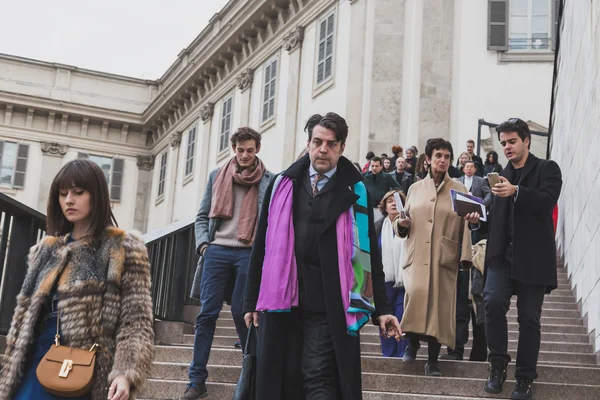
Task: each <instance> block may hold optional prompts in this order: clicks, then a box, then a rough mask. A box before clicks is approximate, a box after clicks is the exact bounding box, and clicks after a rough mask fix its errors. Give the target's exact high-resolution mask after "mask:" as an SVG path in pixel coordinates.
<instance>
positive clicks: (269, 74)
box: [265, 66, 271, 81]
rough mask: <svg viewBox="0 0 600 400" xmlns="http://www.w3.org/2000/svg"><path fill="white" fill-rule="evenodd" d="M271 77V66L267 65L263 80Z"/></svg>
mask: <svg viewBox="0 0 600 400" xmlns="http://www.w3.org/2000/svg"><path fill="white" fill-rule="evenodd" d="M269 79H271V66H267V68H266V69H265V81H268V80H269Z"/></svg>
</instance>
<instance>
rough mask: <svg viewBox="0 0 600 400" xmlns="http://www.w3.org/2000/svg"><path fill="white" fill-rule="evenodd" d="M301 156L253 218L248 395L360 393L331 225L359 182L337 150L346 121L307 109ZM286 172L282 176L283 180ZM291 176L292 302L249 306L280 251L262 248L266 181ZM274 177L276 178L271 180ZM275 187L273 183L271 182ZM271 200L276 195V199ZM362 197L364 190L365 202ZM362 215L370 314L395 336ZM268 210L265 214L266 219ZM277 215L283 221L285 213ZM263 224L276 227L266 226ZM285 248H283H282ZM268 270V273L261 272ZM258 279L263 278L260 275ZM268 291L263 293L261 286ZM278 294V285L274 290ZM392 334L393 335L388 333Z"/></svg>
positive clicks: (290, 398)
mask: <svg viewBox="0 0 600 400" xmlns="http://www.w3.org/2000/svg"><path fill="white" fill-rule="evenodd" d="M306 129H307V130H308V143H307V150H308V154H307V155H306V156H304V157H302V158H301V159H300V160H298V161H297V162H295V163H294V164H292V166H290V167H289V168H288V169H287V170H286V171H284V172H283V173H282V176H283V177H278V178H276V179H275V180H274V181H273V182H272V183H271V186H270V187H269V188H268V189H267V194H266V196H265V202H264V204H263V209H262V213H261V218H260V221H259V224H258V228H257V232H256V239H255V242H254V247H253V250H252V254H251V256H250V264H249V267H248V277H247V281H246V282H247V283H246V294H245V301H244V312H245V313H246V315H245V319H246V321H247V323H248V324H250V323H254V324H255V325H257V326H259V319H260V327H259V329H258V345H257V365H256V367H257V376H256V398H257V399H268V400H304V399H311V400H312V399H342V400H353V399H360V398H362V384H361V363H360V339H359V336H358V335H357V336H352V335H350V334H349V333H348V328H347V323H346V310H344V309H343V307H342V301H343V300H342V292H341V283H340V269H339V267H338V243H337V232H336V224H337V221H338V218H339V217H340V216H341V215H342V214H344V213H345V212H347V211H348V210H350V209H351V207H353V206H354V207H360V206H358V205H356V202H357V200H359V196H357V195H356V194H355V192H354V190H353V189H351V187H353V186H354V185H355V184H356V183H358V182H360V181H361V180H362V176H361V174H360V173H359V172H358V171H357V170H356V168H355V167H354V165H352V163H351V162H350V161H349V160H348V159H346V158H345V157H343V156H342V154H343V152H344V148H345V141H346V138H347V135H348V126H347V124H346V121H345V120H344V119H343V118H342V117H340V116H339V115H337V114H334V113H328V114H327V115H325V117H322V116H321V115H314V116H313V117H311V118H310V120H309V122H308V123H307V127H306ZM286 178H289V179H286ZM289 180H291V182H292V195H291V198H292V201H293V204H292V210H293V215H292V216H291V220H292V221H293V223H292V226H293V235H294V236H293V239H292V240H293V241H294V246H293V248H294V253H293V254H292V258H293V259H295V262H296V265H297V275H298V276H297V278H298V286H297V290H298V307H292V308H291V312H261V313H260V314H259V313H258V312H257V303H259V301H258V300H259V296H260V294H261V291H262V290H263V287H264V285H265V282H266V280H269V278H264V276H263V264H266V261H265V258H266V257H273V254H274V253H275V252H281V251H284V250H285V249H281V248H278V247H277V246H275V245H274V246H273V247H270V245H269V244H268V241H267V238H266V236H267V225H268V224H269V222H270V223H271V224H273V221H274V220H275V218H276V216H280V215H283V214H281V213H278V212H276V210H277V208H276V207H277V206H274V207H275V208H274V209H272V208H271V203H272V202H274V204H279V200H277V202H275V200H274V198H273V197H272V194H273V193H274V192H275V190H274V189H273V187H274V185H275V184H276V183H277V184H278V185H282V183H281V182H286V183H283V184H284V185H288V184H289V183H287V182H289ZM278 182H279V183H278ZM278 187H279V186H278ZM278 199H279V197H278ZM368 201H369V195H368V194H367V204H368ZM361 212H362V215H365V214H366V215H367V218H368V239H369V243H370V263H371V277H372V289H373V293H372V294H373V297H374V301H375V312H374V314H373V315H372V317H373V320H374V322H376V323H377V324H378V325H379V326H380V327H381V329H382V332H383V333H385V334H388V335H390V336H393V337H397V338H398V340H399V339H400V335H401V330H400V325H399V322H398V319H397V318H396V317H394V316H393V315H391V307H390V305H389V303H388V299H387V295H386V289H385V282H384V281H385V276H384V273H383V266H382V264H381V254H380V253H379V247H378V244H377V237H376V234H375V228H374V222H373V212H372V209H371V208H370V207H366V206H362V211H361ZM270 214H273V218H272V219H271V218H270ZM277 221H278V223H282V222H279V221H288V223H289V221H290V217H288V216H287V215H285V216H283V217H281V218H279V219H278V220H277ZM268 229H269V230H270V229H276V228H275V226H274V225H270V226H268ZM286 248H289V247H286ZM269 276H270V275H269ZM263 278H264V279H263ZM269 293H270V292H269ZM279 293H281V295H282V296H284V295H285V293H284V291H281V292H277V294H279ZM390 340H394V339H390Z"/></svg>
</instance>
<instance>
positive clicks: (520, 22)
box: [509, 17, 529, 36]
mask: <svg viewBox="0 0 600 400" xmlns="http://www.w3.org/2000/svg"><path fill="white" fill-rule="evenodd" d="M527 24H528V20H527V17H512V18H511V19H510V23H509V25H510V33H511V36H512V34H513V33H515V34H525V35H527V32H528V31H529V29H528V28H527Z"/></svg>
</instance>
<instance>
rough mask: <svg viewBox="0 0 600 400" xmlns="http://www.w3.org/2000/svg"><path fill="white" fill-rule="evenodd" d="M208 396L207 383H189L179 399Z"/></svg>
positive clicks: (194, 399) (195, 399)
mask: <svg viewBox="0 0 600 400" xmlns="http://www.w3.org/2000/svg"><path fill="white" fill-rule="evenodd" d="M207 396H208V391H207V390H206V384H205V383H189V384H188V385H187V388H186V389H185V392H184V393H183V396H181V397H180V398H179V400H198V399H203V398H205V397H207Z"/></svg>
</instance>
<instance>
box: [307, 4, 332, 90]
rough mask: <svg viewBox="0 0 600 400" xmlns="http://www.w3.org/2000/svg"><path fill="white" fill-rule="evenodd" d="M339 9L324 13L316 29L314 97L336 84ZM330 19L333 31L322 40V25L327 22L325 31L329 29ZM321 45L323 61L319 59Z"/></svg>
mask: <svg viewBox="0 0 600 400" xmlns="http://www.w3.org/2000/svg"><path fill="white" fill-rule="evenodd" d="M337 14H338V13H337V7H334V8H332V9H331V10H329V11H327V12H326V13H324V14H323V15H322V16H321V17H319V19H318V20H317V26H316V29H315V31H316V32H315V34H316V36H315V63H314V79H313V87H314V93H313V96H317V95H318V94H320V93H321V92H323V91H324V90H326V89H328V88H329V87H331V86H332V85H333V84H334V83H335V68H336V58H337V47H336V46H337V29H338V15H337ZM330 17H333V29H332V31H331V33H328V32H327V31H326V33H325V38H324V39H321V29H322V24H323V22H325V29H327V28H328V23H327V21H328V20H329V18H330ZM329 37H331V74H330V75H329V76H326V75H325V71H326V65H327V58H328V56H327V39H328V38H329ZM321 43H324V45H325V49H324V53H323V54H324V58H323V60H321V59H320V58H319V47H320V46H321ZM321 64H322V65H323V79H322V80H321V81H320V82H319V66H320V65H321Z"/></svg>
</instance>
